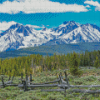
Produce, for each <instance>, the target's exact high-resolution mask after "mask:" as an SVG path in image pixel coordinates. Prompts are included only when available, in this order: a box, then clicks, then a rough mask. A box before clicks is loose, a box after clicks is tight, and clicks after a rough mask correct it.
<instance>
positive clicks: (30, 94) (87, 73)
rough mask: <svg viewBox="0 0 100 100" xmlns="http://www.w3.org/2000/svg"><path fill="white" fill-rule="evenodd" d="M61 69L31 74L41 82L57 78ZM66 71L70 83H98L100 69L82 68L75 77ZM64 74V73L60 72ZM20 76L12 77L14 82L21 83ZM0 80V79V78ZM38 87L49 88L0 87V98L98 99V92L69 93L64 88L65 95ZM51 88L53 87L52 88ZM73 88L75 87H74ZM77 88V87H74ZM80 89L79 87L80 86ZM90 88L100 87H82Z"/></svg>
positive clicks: (37, 81) (35, 80)
mask: <svg viewBox="0 0 100 100" xmlns="http://www.w3.org/2000/svg"><path fill="white" fill-rule="evenodd" d="M60 72H63V71H62V70H56V71H52V72H50V71H48V72H46V71H45V72H42V73H36V74H35V75H33V79H34V81H33V82H34V83H43V82H47V81H53V80H55V79H57V77H58V75H59V73H60ZM67 73H68V79H69V83H70V84H71V85H99V84H100V69H86V68H84V69H83V75H82V76H81V77H76V76H72V75H70V73H69V72H68V71H67ZM62 74H63V76H64V73H62ZM0 78H1V76H0ZM19 78H20V77H15V78H14V81H13V82H14V83H21V81H20V80H19ZM6 80H8V76H5V81H6ZM0 81H1V80H0ZM40 89H51V88H34V90H30V91H26V92H24V91H23V89H21V88H18V87H5V88H2V87H0V100H100V94H89V93H71V92H70V90H71V89H69V90H66V97H64V92H41V90H40ZM52 89H53V88H52ZM74 89H75V88H74ZM76 89H78V88H76ZM80 89H81V88H80ZM83 89H90V90H98V89H100V88H83Z"/></svg>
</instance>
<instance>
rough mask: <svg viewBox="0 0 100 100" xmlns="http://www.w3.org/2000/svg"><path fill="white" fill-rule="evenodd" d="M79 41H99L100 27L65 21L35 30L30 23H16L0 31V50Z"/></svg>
mask: <svg viewBox="0 0 100 100" xmlns="http://www.w3.org/2000/svg"><path fill="white" fill-rule="evenodd" d="M79 42H100V28H99V27H98V26H96V25H93V24H82V25H81V24H77V23H76V22H75V21H68V22H67V21H65V22H64V23H63V24H61V25H59V26H58V27H57V28H51V29H48V28H46V27H45V28H43V29H42V30H36V29H34V28H33V27H32V26H31V25H30V26H28V25H22V24H19V23H16V24H13V25H11V26H10V27H9V29H7V30H6V31H5V32H2V33H0V51H6V50H12V49H14V50H15V49H19V48H25V47H34V46H39V45H54V44H63V43H65V44H66V43H79Z"/></svg>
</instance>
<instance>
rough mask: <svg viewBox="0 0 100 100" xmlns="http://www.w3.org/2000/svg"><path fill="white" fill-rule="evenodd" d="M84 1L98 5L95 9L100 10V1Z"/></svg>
mask: <svg viewBox="0 0 100 100" xmlns="http://www.w3.org/2000/svg"><path fill="white" fill-rule="evenodd" d="M84 3H85V4H89V5H92V6H95V7H96V8H95V10H98V11H100V3H99V2H97V1H92V0H91V1H85V2H84Z"/></svg>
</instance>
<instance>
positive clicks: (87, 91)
mask: <svg viewBox="0 0 100 100" xmlns="http://www.w3.org/2000/svg"><path fill="white" fill-rule="evenodd" d="M71 92H80V93H100V90H80V89H74V90H71Z"/></svg>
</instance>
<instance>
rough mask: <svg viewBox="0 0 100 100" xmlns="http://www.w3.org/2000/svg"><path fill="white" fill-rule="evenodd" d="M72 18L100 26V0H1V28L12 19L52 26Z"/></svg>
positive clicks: (82, 22) (18, 21) (24, 22)
mask: <svg viewBox="0 0 100 100" xmlns="http://www.w3.org/2000/svg"><path fill="white" fill-rule="evenodd" d="M71 20H74V21H76V22H78V23H80V24H86V23H91V24H96V25H98V26H99V27H100V0H0V30H4V28H3V25H4V26H5V25H6V24H8V23H10V22H12V21H13V22H17V23H21V24H24V25H26V24H31V25H37V26H42V25H45V26H47V27H48V28H51V27H57V26H59V25H60V24H62V23H63V22H64V21H71ZM9 25H10V24H9ZM9 25H8V26H9ZM48 25H49V26H48ZM6 26H7V25H6Z"/></svg>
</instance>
